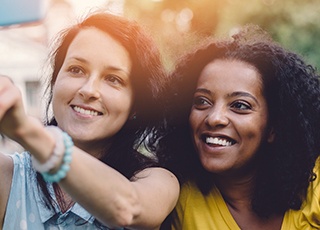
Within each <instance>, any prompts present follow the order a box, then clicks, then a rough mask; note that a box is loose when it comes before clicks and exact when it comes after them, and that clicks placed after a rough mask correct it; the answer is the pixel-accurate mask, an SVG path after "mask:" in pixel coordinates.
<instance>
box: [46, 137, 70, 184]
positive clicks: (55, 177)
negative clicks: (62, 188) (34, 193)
mask: <svg viewBox="0 0 320 230" xmlns="http://www.w3.org/2000/svg"><path fill="white" fill-rule="evenodd" d="M61 132H62V136H63V143H64V147H65V151H64V156H63V160H62V164H61V166H60V168H59V170H58V171H57V172H55V173H53V174H51V173H49V172H42V173H41V174H42V177H43V179H44V180H45V181H46V182H49V183H54V182H56V183H58V182H59V181H61V180H62V179H63V178H65V177H66V175H67V172H68V171H69V170H70V162H71V160H72V148H73V141H72V139H71V137H70V136H69V135H68V134H67V133H65V132H63V131H61Z"/></svg>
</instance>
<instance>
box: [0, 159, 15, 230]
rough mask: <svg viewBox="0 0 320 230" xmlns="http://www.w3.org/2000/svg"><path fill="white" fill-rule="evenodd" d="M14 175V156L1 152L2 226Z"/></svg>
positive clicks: (0, 203)
mask: <svg viewBox="0 0 320 230" xmlns="http://www.w3.org/2000/svg"><path fill="white" fill-rule="evenodd" d="M12 175H13V161H12V158H11V157H9V156H7V155H5V154H2V153H0V227H1V228H2V225H3V221H4V215H5V211H6V206H7V202H8V198H9V193H10V187H11V182H12Z"/></svg>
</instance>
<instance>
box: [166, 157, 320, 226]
mask: <svg viewBox="0 0 320 230" xmlns="http://www.w3.org/2000/svg"><path fill="white" fill-rule="evenodd" d="M314 172H315V173H316V174H317V179H316V180H315V181H313V182H312V183H311V184H310V186H309V188H308V194H307V199H306V200H305V201H304V203H303V204H302V206H301V209H300V210H297V211H296V210H289V211H287V212H286V213H285V216H284V219H283V223H282V227H281V230H295V229H296V230H301V229H303V230H311V229H320V159H319V160H318V161H317V165H316V167H315V170H314ZM173 219H174V220H173V224H172V229H174V230H206V229H210V230H221V229H223V230H228V229H230V230H240V228H239V226H238V225H237V223H236V222H235V220H234V219H233V217H232V215H231V213H230V212H229V210H228V207H227V205H226V203H225V202H224V200H223V198H222V196H221V194H220V192H219V190H218V189H216V188H214V189H213V190H212V191H211V192H210V193H209V194H208V195H207V196H203V194H202V193H201V192H200V191H199V189H198V188H197V186H196V185H195V184H194V183H191V182H189V183H186V184H185V185H183V187H182V189H181V194H180V198H179V201H178V204H177V206H176V208H175V211H174V213H173Z"/></svg>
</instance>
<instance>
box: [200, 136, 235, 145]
mask: <svg viewBox="0 0 320 230" xmlns="http://www.w3.org/2000/svg"><path fill="white" fill-rule="evenodd" d="M206 143H207V144H215V145H221V146H231V145H232V143H231V141H227V140H226V139H221V138H218V137H207V138H206Z"/></svg>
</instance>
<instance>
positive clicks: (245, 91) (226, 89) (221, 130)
mask: <svg viewBox="0 0 320 230" xmlns="http://www.w3.org/2000/svg"><path fill="white" fill-rule="evenodd" d="M267 120H268V111H267V104H266V99H265V97H264V95H263V89H262V80H261V76H260V74H259V73H258V72H257V70H256V69H255V68H254V67H253V66H251V65H249V64H247V63H245V62H241V61H236V60H220V59H218V60H215V61H213V62H211V63H209V64H208V65H207V66H205V68H204V69H203V71H202V73H201V75H200V77H199V79H198V84H197V87H196V92H195V94H194V103H193V106H192V109H191V113H190V117H189V122H190V125H191V128H192V135H193V140H194V144H195V147H196V149H197V152H198V154H199V157H200V161H201V163H202V165H203V167H204V168H205V169H206V170H208V171H210V172H213V173H217V174H223V173H230V172H236V173H239V172H240V171H247V170H246V169H247V168H249V165H250V162H251V161H252V159H253V157H254V156H255V154H256V153H257V151H258V148H259V147H260V145H261V143H263V142H265V141H272V136H271V135H270V137H268V138H267V137H266V132H267Z"/></svg>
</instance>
